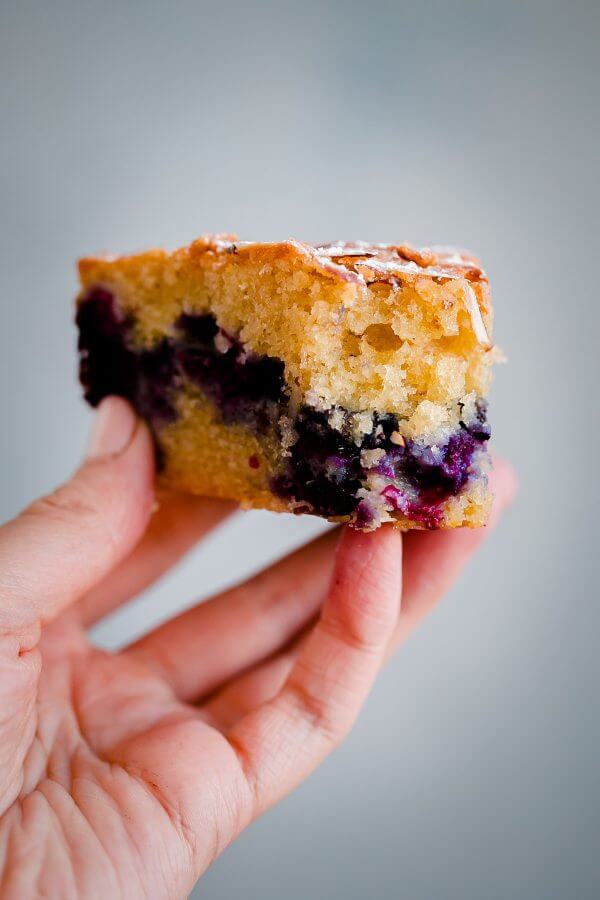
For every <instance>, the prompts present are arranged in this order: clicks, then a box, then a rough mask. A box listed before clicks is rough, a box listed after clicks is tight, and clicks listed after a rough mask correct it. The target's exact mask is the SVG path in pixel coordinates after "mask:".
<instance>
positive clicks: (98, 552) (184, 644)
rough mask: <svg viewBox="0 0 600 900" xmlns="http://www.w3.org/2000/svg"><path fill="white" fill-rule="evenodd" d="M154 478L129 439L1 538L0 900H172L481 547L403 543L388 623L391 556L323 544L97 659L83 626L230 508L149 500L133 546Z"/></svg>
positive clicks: (327, 744)
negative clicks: (122, 899) (92, 899)
mask: <svg viewBox="0 0 600 900" xmlns="http://www.w3.org/2000/svg"><path fill="white" fill-rule="evenodd" d="M136 443H137V445H138V446H137V447H136ZM128 456H129V457H130V459H127V457H128ZM119 467H120V468H119ZM151 479H152V465H151V448H150V444H149V442H148V439H147V435H144V434H143V433H141V434H140V433H138V435H137V438H136V440H134V441H133V442H130V445H129V449H128V450H127V452H126V453H125V454H123V455H122V456H121V457H118V458H116V459H113V458H110V457H109V458H103V459H102V460H100V461H98V462H96V461H94V462H92V463H90V464H88V466H86V467H85V468H84V469H83V470H82V472H81V473H80V474H79V475H78V476H77V478H76V479H75V481H74V482H73V483H72V484H71V485H70V486H67V487H66V488H64V489H62V490H61V491H60V492H58V493H57V494H55V495H53V497H52V498H50V499H49V500H46V501H42V502H41V503H39V504H36V505H34V506H33V507H32V508H31V509H30V510H29V511H27V512H26V513H25V514H24V515H23V516H22V517H20V518H19V519H17V520H15V521H14V522H13V523H9V524H8V525H7V526H4V528H2V529H0V588H2V586H3V585H4V588H3V590H0V598H2V599H1V600H0V711H1V715H0V875H1V878H0V892H2V894H3V896H4V895H6V896H7V897H12V896H14V897H18V898H19V900H20V898H25V897H28V896H33V895H36V894H37V893H39V892H41V893H44V895H49V896H52V897H54V896H56V897H61V898H66V897H70V896H73V897H79V896H88V895H89V896H101V897H108V896H110V897H118V896H127V897H132V898H133V897H137V896H152V897H156V898H161V897H182V896H186V895H187V892H188V891H189V890H190V889H191V887H192V885H193V883H194V881H195V880H196V878H197V877H198V876H199V875H200V874H201V873H202V872H203V871H204V870H205V869H206V867H207V866H208V865H209V864H210V863H211V861H212V860H213V859H214V858H215V857H216V856H217V855H218V854H219V853H220V852H221V851H222V849H223V848H224V847H225V846H226V845H227V844H228V843H229V842H230V841H231V840H232V839H233V838H235V837H236V835H237V834H238V833H239V832H240V831H241V830H242V829H243V828H244V827H245V826H246V825H247V824H249V823H250V822H251V821H252V820H253V819H254V818H255V817H256V816H258V815H260V814H261V813H262V812H263V811H264V810H265V809H267V808H268V807H269V806H271V805H272V804H273V803H275V802H277V801H278V800H279V799H280V798H281V797H282V796H283V795H284V794H286V793H287V792H288V791H289V790H291V789H292V788H293V787H295V786H296V785H297V784H299V783H300V782H301V781H302V780H303V779H304V778H305V777H306V776H307V775H308V774H309V773H310V772H311V771H312V770H313V769H314V768H315V766H316V765H318V763H319V762H320V761H321V759H322V758H323V757H324V756H325V755H326V754H327V753H329V752H330V751H331V749H332V748H333V746H335V744H336V743H338V742H339V741H340V740H341V739H342V738H343V736H344V735H345V734H346V732H347V731H348V729H349V728H350V727H351V725H352V722H353V720H354V718H355V717H356V714H357V713H358V711H359V709H360V706H361V704H362V702H363V700H364V698H365V696H366V694H367V692H368V690H369V687H370V684H371V682H372V680H373V678H374V677H375V675H376V672H377V670H378V668H379V666H380V665H381V663H382V661H383V658H384V657H385V656H386V655H387V653H388V652H389V651H390V649H391V648H392V647H393V646H394V645H395V644H397V643H398V641H399V640H400V638H401V637H403V636H404V635H405V634H406V633H407V632H408V631H409V630H410V629H411V628H412V627H413V626H414V624H415V623H416V621H417V620H418V619H419V618H420V617H421V616H422V615H423V614H424V613H425V612H426V610H427V608H428V607H429V606H431V605H432V604H433V603H434V602H435V601H436V600H437V599H438V598H439V597H440V596H441V594H442V593H443V592H444V590H445V589H446V587H447V586H448V583H449V582H451V581H452V580H453V578H454V577H455V575H456V574H457V571H458V570H459V568H460V567H461V565H462V564H463V563H464V562H465V561H466V559H467V558H468V556H469V555H470V553H471V552H472V551H473V549H474V548H475V547H476V546H477V544H478V543H479V542H480V540H481V538H482V534H481V533H479V534H478V533H473V532H471V533H465V532H463V533H456V534H447V535H442V534H422V535H411V536H409V537H408V538H407V539H405V547H404V588H403V597H402V616H401V617H400V619H398V603H399V593H400V538H399V536H398V535H397V534H395V533H394V532H392V531H388V530H387V529H382V530H381V531H380V532H379V533H378V534H376V535H369V536H367V535H357V534H355V535H352V534H346V535H345V537H344V540H343V541H342V545H341V547H340V549H339V551H338V554H337V562H336V564H335V570H334V562H333V549H334V544H335V542H336V541H337V536H336V534H335V533H333V532H330V533H328V534H326V535H324V536H323V537H322V538H320V539H319V540H317V541H315V542H314V543H313V544H312V545H308V546H307V547H304V548H302V549H301V550H299V551H297V552H296V553H295V554H292V555H291V556H290V557H287V558H285V559H283V560H282V561H281V562H279V563H277V564H276V565H275V566H273V567H271V568H270V569H268V570H266V571H265V572H263V573H261V574H260V575H258V576H256V577H255V578H253V579H252V580H251V581H249V582H247V583H245V584H242V585H240V586H238V587H236V588H233V589H232V590H230V591H228V592H226V593H225V594H223V595H221V596H220V597H216V598H214V599H212V600H210V601H208V602H206V603H203V604H200V605H198V606H195V607H193V608H191V609H190V610H189V611H188V612H186V613H184V614H183V615H180V616H178V617H176V618H175V619H172V620H171V621H169V622H167V623H166V624H164V625H162V626H160V627H159V628H157V629H156V630H155V631H153V632H150V633H149V634H148V635H147V636H146V637H144V638H142V639H141V640H140V641H138V642H137V643H135V644H133V645H131V646H130V647H128V648H125V649H124V650H123V651H122V652H120V653H119V654H114V655H113V654H108V653H104V652H103V651H100V650H98V649H97V648H95V647H93V646H92V645H91V644H90V642H89V641H88V638H87V633H86V629H87V628H88V626H89V625H91V624H93V623H94V622H95V621H98V619H100V618H102V616H103V615H105V614H106V613H107V612H109V611H110V610H112V609H113V608H115V607H116V606H118V605H119V604H120V603H122V602H125V601H127V600H129V599H130V598H132V597H133V596H135V595H136V594H137V593H138V592H139V590H141V589H142V588H143V587H144V586H146V585H147V584H148V583H150V582H152V581H153V580H154V579H155V578H156V577H158V576H159V575H160V574H161V573H162V572H163V571H165V570H166V569H167V568H169V566H170V565H172V564H173V563H174V562H175V561H176V559H178V558H179V557H180V556H181V555H182V553H184V552H185V551H186V550H187V549H188V548H189V547H190V546H191V545H192V544H193V543H194V542H195V541H196V540H197V539H198V538H199V537H201V536H202V535H203V534H204V533H205V532H206V531H207V530H208V529H210V528H211V527H213V526H214V525H216V524H217V523H218V522H219V521H220V520H221V519H222V518H223V517H224V516H225V515H227V514H228V513H229V512H230V509H231V507H230V506H229V505H227V504H224V503H219V502H217V501H196V500H192V499H191V498H183V497H177V496H170V497H165V498H163V501H162V506H161V510H160V512H159V513H158V514H157V515H155V516H154V517H153V518H152V520H151V521H150V525H149V527H148V528H147V530H146V534H145V536H144V537H143V539H142V540H141V541H139V538H140V534H141V533H142V532H143V531H144V529H145V528H146V525H147V523H148V518H149V515H150V508H151V505H152V486H151V485H152V481H151ZM73 485H75V486H76V487H77V493H76V495H75V494H74V493H73ZM500 487H501V489H502V484H501V483H500ZM107 490H109V491H110V495H109V496H108V498H107V497H106V492H107ZM508 490H509V486H508V484H507V482H506V481H505V484H504V488H503V490H502V492H503V493H504V494H505V496H506V494H507V493H508ZM99 497H101V498H102V499H101V500H99V499H98V498H99ZM111 498H112V499H111ZM92 501H93V502H92ZM97 503H101V504H104V506H103V507H102V509H103V510H104V512H103V515H106V516H108V517H109V518H110V517H112V518H110V522H109V524H110V527H109V529H108V530H107V528H106V522H104V523H99V521H98V515H97V510H96V509H95V504H97ZM111 503H112V508H109V509H108V511H106V506H107V505H108V506H109V507H110V504H111ZM117 513H118V514H117ZM90 515H91V520H92V525H90V521H89V520H90ZM100 524H101V525H102V527H100ZM82 535H83V536H82ZM107 535H109V540H108V541H107V540H106V537H107ZM86 539H87V544H84V546H81V541H84V542H85V541H86ZM36 553H37V557H36ZM433 555H435V566H434V569H435V578H434V579H432V577H431V571H432V557H433ZM332 571H333V578H332ZM323 604H324V605H323Z"/></svg>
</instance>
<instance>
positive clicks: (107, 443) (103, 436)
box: [86, 397, 137, 459]
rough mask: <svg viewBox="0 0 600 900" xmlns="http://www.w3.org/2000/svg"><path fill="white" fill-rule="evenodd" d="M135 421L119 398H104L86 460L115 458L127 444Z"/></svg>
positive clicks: (124, 402) (131, 411)
mask: <svg viewBox="0 0 600 900" xmlns="http://www.w3.org/2000/svg"><path fill="white" fill-rule="evenodd" d="M136 424H137V419H136V417H135V413H134V412H133V410H132V408H131V406H130V405H129V403H127V401H126V400H123V399H122V398H121V397H106V399H104V400H103V401H102V403H101V404H100V406H99V407H98V412H97V413H96V419H95V421H94V424H93V426H92V433H91V435H90V440H89V444H88V449H87V454H86V455H87V458H88V459H99V458H100V457H103V456H115V455H116V454H118V453H122V452H123V450H124V449H125V448H126V447H127V445H128V444H129V442H130V440H131V438H132V436H133V432H134V431H135V426H136Z"/></svg>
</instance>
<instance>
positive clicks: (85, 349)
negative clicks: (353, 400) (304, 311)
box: [77, 287, 490, 528]
mask: <svg viewBox="0 0 600 900" xmlns="http://www.w3.org/2000/svg"><path fill="white" fill-rule="evenodd" d="M77 326H78V328H79V352H80V379H81V383H82V385H83V387H84V390H85V397H86V400H87V401H88V402H89V403H90V404H91V405H92V406H97V405H98V404H99V403H100V401H101V400H102V399H103V398H104V397H106V396H108V395H109V394H117V395H119V396H122V397H125V398H126V399H127V400H129V401H130V402H131V403H132V404H133V405H134V406H135V408H136V409H137V410H138V412H139V414H140V415H141V416H142V417H143V418H144V419H146V420H147V421H148V423H149V424H150V427H151V428H152V430H153V433H154V435H155V441H156V445H157V454H158V461H159V463H160V461H161V454H160V439H159V431H160V428H161V426H163V425H165V424H167V423H169V422H171V421H174V420H175V419H176V417H177V411H176V404H175V399H176V395H177V391H178V390H179V389H181V387H182V385H183V384H184V383H187V384H192V385H195V386H197V387H199V388H201V389H202V391H203V392H204V393H205V394H206V395H207V396H208V397H210V399H211V400H212V402H213V403H214V406H215V408H216V409H217V410H218V412H219V415H220V417H221V419H222V420H223V421H224V422H225V423H227V424H231V423H240V424H243V425H246V426H247V427H249V428H252V429H253V430H255V431H257V432H259V433H266V432H267V431H271V432H272V431H273V430H274V429H275V430H277V429H280V430H282V431H283V429H282V422H283V421H284V418H283V417H285V422H286V431H287V432H288V434H289V431H290V420H291V430H292V433H293V435H294V438H295V439H294V441H293V443H292V444H291V446H290V447H289V450H288V454H287V455H286V456H285V457H284V459H285V462H284V465H283V470H282V471H281V472H280V473H279V474H277V475H276V476H275V477H273V478H272V479H271V489H272V491H273V493H275V494H276V495H277V496H279V497H282V498H284V499H286V500H290V501H293V502H294V506H295V509H296V510H297V511H303V510H306V511H312V512H315V513H318V514H319V515H322V516H327V517H331V518H334V517H347V516H349V517H351V518H352V519H353V520H354V521H355V522H356V524H357V525H358V526H359V527H368V526H369V525H371V524H373V522H374V519H375V513H374V511H373V506H372V504H371V503H370V502H369V501H368V500H367V499H366V498H365V496H364V494H365V490H366V489H367V488H368V485H369V481H368V479H369V478H370V477H371V476H372V475H373V474H374V473H375V474H376V475H378V476H381V481H382V483H383V485H384V486H383V487H382V488H381V489H380V495H381V497H382V498H383V501H384V503H385V505H386V507H387V509H388V510H389V511H396V512H398V513H400V514H401V515H403V516H405V517H406V518H409V519H412V520H413V521H417V522H419V523H421V524H422V525H423V526H424V527H426V528H435V527H437V526H438V525H439V524H440V523H441V520H442V510H441V506H442V504H443V503H444V501H445V500H447V499H448V498H449V497H452V496H455V495H456V494H458V493H460V491H461V490H462V489H463V488H464V487H465V485H466V483H467V481H468V479H469V477H470V475H471V474H472V470H473V463H474V458H475V455H476V454H477V452H478V450H480V449H481V448H482V446H484V444H485V442H486V441H487V440H488V438H489V436H490V429H489V426H488V424H487V421H486V406H485V403H484V402H483V401H480V402H479V403H478V405H477V411H476V415H475V416H474V418H473V419H472V420H471V421H469V422H466V423H461V425H460V428H459V429H458V430H457V431H456V432H455V433H454V434H453V435H452V436H451V437H450V439H449V440H448V441H447V442H446V443H445V444H444V445H442V446H435V447H428V446H425V445H423V444H422V443H419V442H417V441H411V440H406V441H404V442H400V443H398V439H397V436H398V431H399V421H398V419H397V417H396V416H394V415H391V414H390V415H384V414H380V413H374V414H373V428H372V430H371V432H370V433H369V434H364V435H363V436H362V438H361V440H360V442H359V443H358V444H357V442H356V439H355V436H354V433H353V430H352V427H351V426H352V413H350V412H348V411H345V410H343V409H340V410H338V411H337V413H338V415H337V416H336V426H337V425H338V424H339V421H340V413H341V419H342V420H343V424H342V427H341V429H340V428H338V427H336V428H334V427H332V425H331V424H330V413H328V412H321V411H319V410H316V409H314V408H312V407H310V406H303V407H301V408H300V409H299V410H297V411H296V412H295V413H294V414H293V415H292V413H291V412H290V408H289V402H288V399H289V398H288V395H287V393H286V388H285V381H284V364H283V362H282V361H281V360H279V359H276V358H273V357H268V356H257V355H255V354H252V353H248V352H247V351H246V349H245V348H244V346H243V344H242V343H241V342H240V341H239V339H238V338H237V337H235V336H233V335H230V334H227V333H226V332H225V331H224V330H223V329H221V328H220V327H219V326H218V324H217V321H216V319H215V318H214V316H212V315H210V314H200V315H198V314H183V315H182V316H180V318H179V319H178V321H177V322H176V323H175V325H174V328H173V332H172V334H171V335H170V336H168V337H165V338H163V339H161V340H160V341H159V342H158V343H157V344H156V345H155V346H154V347H152V348H149V349H140V348H139V347H136V346H135V344H134V341H133V326H134V322H133V321H132V319H131V318H129V317H127V316H125V315H124V314H123V313H122V311H121V310H120V308H119V306H118V304H117V302H116V300H115V297H114V296H113V294H112V293H110V292H109V291H107V290H105V289H103V288H99V287H98V288H92V289H91V290H90V291H89V292H88V294H87V295H86V296H85V297H84V298H83V299H82V301H81V302H80V305H79V308H78V312H77ZM281 436H282V435H281ZM373 450H376V451H379V453H378V454H376V456H377V461H376V463H375V464H373V463H371V464H370V465H368V466H367V465H365V459H367V458H368V457H369V454H367V457H365V456H364V455H363V454H364V451H373ZM370 458H371V459H372V454H371V457H370ZM361 495H363V496H361Z"/></svg>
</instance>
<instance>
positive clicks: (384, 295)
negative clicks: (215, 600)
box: [77, 235, 496, 529]
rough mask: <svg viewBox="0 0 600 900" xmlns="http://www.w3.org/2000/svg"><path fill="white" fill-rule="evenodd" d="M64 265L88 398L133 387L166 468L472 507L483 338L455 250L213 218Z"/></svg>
mask: <svg viewBox="0 0 600 900" xmlns="http://www.w3.org/2000/svg"><path fill="white" fill-rule="evenodd" d="M79 271H80V277H81V285H82V287H81V293H80V295H79V298H78V305H77V325H78V327H79V351H80V360H81V368H80V376H81V382H82V384H83V387H84V389H85V396H86V399H87V400H88V401H89V403H91V404H92V405H97V404H98V403H99V402H100V401H101V400H102V398H103V397H105V396H106V395H108V394H119V395H121V396H123V397H126V398H127V399H128V400H130V401H131V403H132V404H133V405H134V406H135V407H136V409H137V410H138V412H139V414H140V415H141V416H142V417H143V418H144V419H145V420H146V421H147V422H148V424H149V426H150V428H151V430H152V433H153V435H154V439H155V444H156V452H157V465H158V469H159V472H160V477H161V479H162V480H163V482H164V483H166V484H167V485H169V486H172V487H175V488H177V489H180V490H184V491H189V492H192V493H196V494H204V495H207V496H213V497H224V498H230V499H234V500H238V501H239V502H241V503H242V504H243V505H245V506H254V507H261V508H266V509H272V510H288V511H291V512H294V513H312V514H314V515H318V516H323V517H325V518H327V519H330V520H333V521H345V522H351V523H353V524H354V525H355V526H356V527H359V528H364V529H371V528H376V527H377V526H378V525H380V524H381V523H383V522H393V523H394V524H395V525H397V526H398V527H399V528H402V529H410V528H453V527H456V526H460V525H469V526H478V525H482V524H484V523H485V521H486V517H487V513H488V508H489V505H490V495H489V491H488V486H487V478H486V468H487V464H488V456H487V452H486V444H487V440H488V438H489V435H490V430H489V426H488V425H487V422H486V402H485V399H484V398H485V396H486V394H487V391H488V386H489V380H490V368H491V364H492V362H493V361H494V358H495V355H496V351H495V350H494V348H493V345H492V343H491V324H492V322H491V320H492V310H491V305H490V298H489V287H488V281H487V278H486V276H485V274H484V272H483V271H482V269H481V268H480V266H479V264H478V262H477V261H476V260H475V259H473V258H472V257H470V256H468V255H466V254H464V253H462V252H459V251H456V250H453V249H450V248H420V249H416V248H415V247H412V246H410V245H407V244H398V245H396V244H390V245H388V244H367V243H360V242H357V243H338V244H325V245H320V246H310V245H307V244H302V243H299V242H296V241H284V242H282V243H249V242H241V241H237V240H236V239H235V237H234V236H230V235H217V236H206V237H202V238H200V239H199V240H197V241H195V242H194V243H192V244H191V245H190V246H189V247H186V248H184V249H181V250H176V251H174V252H166V251H164V250H152V251H149V252H146V253H140V254H137V255H134V256H124V257H98V258H88V259H83V260H82V261H81V262H80V265H79Z"/></svg>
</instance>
